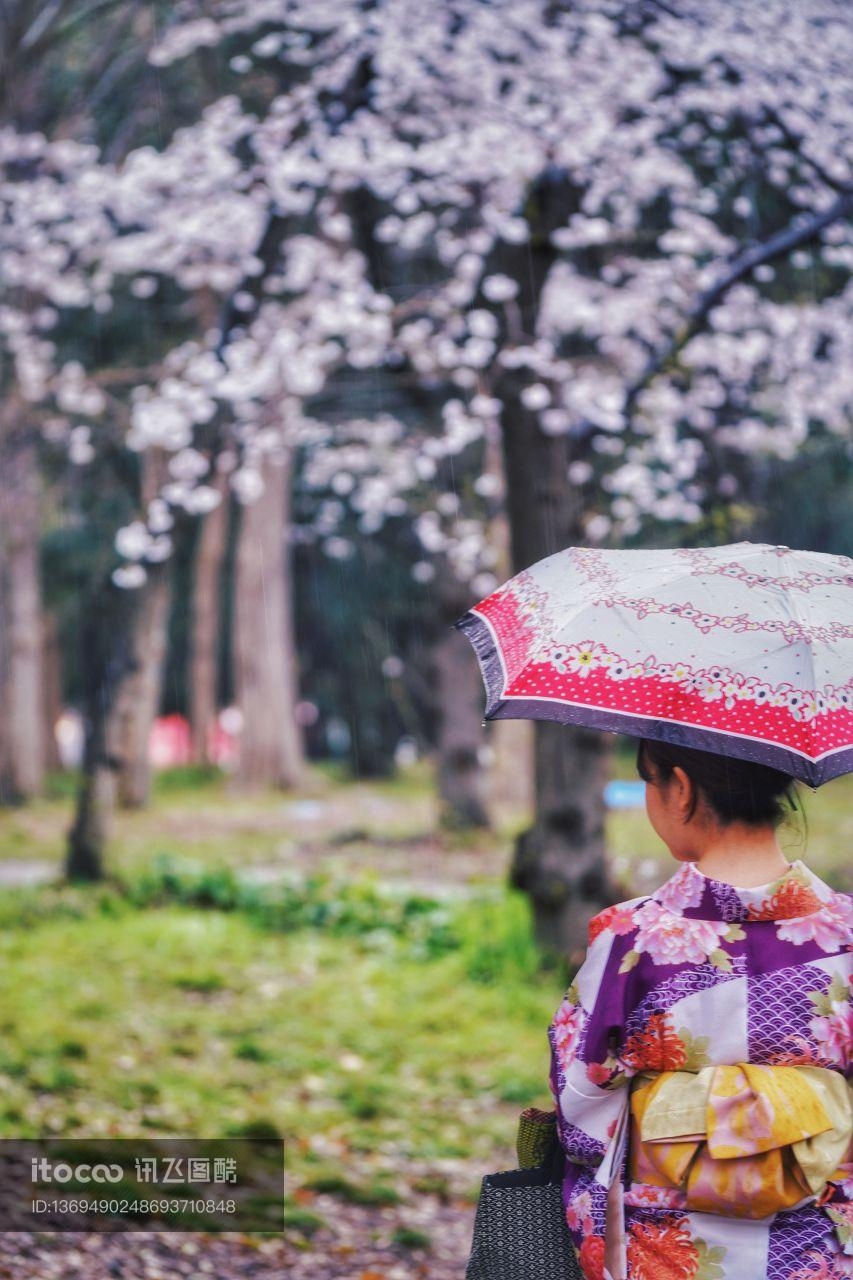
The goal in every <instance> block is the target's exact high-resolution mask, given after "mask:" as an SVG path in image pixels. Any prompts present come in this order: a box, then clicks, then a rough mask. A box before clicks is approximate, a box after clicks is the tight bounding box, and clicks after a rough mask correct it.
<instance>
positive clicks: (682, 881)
mask: <svg viewBox="0 0 853 1280" xmlns="http://www.w3.org/2000/svg"><path fill="white" fill-rule="evenodd" d="M703 890H704V880H703V877H702V875H701V873H700V872H698V871H697V870H696V868H695V867H693V866H691V864H690V863H689V862H685V864H684V866H683V867H682V868H681V870H680V871H676V873H675V875H674V876H672V877H671V878H670V879H669V880H667V882H666V884H664V885H661V887H660V889H658V891H657V893H656V894H655V899H656V900H657V901H658V902H660V903H662V904H663V905H664V906H665V907H666V908H667V909H668V910H669V911H684V910H685V909H686V908H687V907H698V906H699V903H700V902H701V901H702V892H703Z"/></svg>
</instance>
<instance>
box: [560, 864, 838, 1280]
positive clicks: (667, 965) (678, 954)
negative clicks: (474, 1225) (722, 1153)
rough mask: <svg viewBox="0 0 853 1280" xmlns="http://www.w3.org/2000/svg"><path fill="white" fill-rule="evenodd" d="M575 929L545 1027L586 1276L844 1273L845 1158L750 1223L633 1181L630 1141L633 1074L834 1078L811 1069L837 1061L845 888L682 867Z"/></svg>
mask: <svg viewBox="0 0 853 1280" xmlns="http://www.w3.org/2000/svg"><path fill="white" fill-rule="evenodd" d="M589 935H590V947H589V951H588V954H587V958H586V961H585V962H584V964H583V966H582V967H581V969H580V970H579V971H578V974H577V976H576V978H575V981H574V982H573V983H572V985H571V987H570V988H569V990H568V992H567V994H566V997H565V999H564V1000H563V1002H562V1004H561V1005H560V1007H559V1009H558V1010H557V1013H556V1015H555V1017H554V1020H553V1023H552V1024H551V1027H550V1031H549V1037H550V1041H551V1049H552V1065H551V1089H552V1091H553V1094H554V1098H555V1101H556V1104H557V1116H558V1131H559V1135H560V1141H561V1143H562V1146H563V1149H564V1151H565V1153H566V1173H565V1181H564V1186H563V1199H564V1203H565V1206H566V1220H567V1223H568V1226H569V1231H570V1233H571V1235H572V1238H573V1240H574V1242H575V1247H576V1248H577V1250H578V1255H579V1259H580V1265H581V1268H582V1270H583V1273H584V1276H585V1277H586V1278H587V1280H603V1278H604V1276H605V1253H606V1257H607V1265H608V1268H609V1269H610V1270H611V1272H612V1274H613V1276H614V1278H615V1277H618V1276H619V1275H620V1273H621V1275H622V1276H627V1277H628V1278H629V1280H836V1278H837V1277H842V1276H843V1277H853V1205H851V1193H853V1167H851V1165H850V1163H849V1161H850V1153H849V1151H847V1152H846V1153H845V1155H844V1156H842V1158H841V1160H840V1161H838V1163H837V1164H836V1165H835V1166H834V1173H833V1175H831V1177H830V1180H829V1181H826V1182H825V1183H824V1184H823V1186H822V1188H821V1189H820V1191H819V1193H816V1194H813V1195H811V1196H809V1195H805V1196H802V1197H801V1198H799V1199H798V1202H797V1203H796V1205H795V1206H794V1205H792V1207H790V1208H788V1209H785V1210H780V1211H774V1212H773V1213H771V1214H769V1215H768V1216H765V1217H763V1218H757V1217H749V1218H746V1217H736V1216H732V1215H731V1214H729V1213H724V1212H719V1213H717V1212H696V1211H695V1207H689V1206H688V1201H687V1199H686V1197H685V1194H684V1192H683V1190H681V1189H679V1187H678V1186H666V1185H659V1182H660V1180H658V1185H655V1184H654V1182H653V1180H652V1179H649V1180H648V1181H643V1180H637V1176H636V1174H637V1169H638V1166H637V1164H636V1161H635V1159H634V1158H633V1156H632V1155H631V1150H632V1143H633V1142H634V1139H633V1138H632V1139H631V1141H629V1134H630V1133H632V1132H633V1131H632V1129H631V1124H632V1120H631V1113H632V1106H631V1103H630V1098H631V1097H632V1096H633V1095H635V1094H636V1093H637V1092H638V1090H637V1088H636V1086H637V1085H638V1084H639V1083H640V1081H637V1080H634V1078H635V1077H637V1076H639V1075H640V1073H649V1072H652V1073H661V1072H678V1073H679V1079H687V1080H696V1079H697V1078H698V1077H696V1076H693V1077H691V1076H689V1075H687V1074H686V1073H690V1072H696V1073H701V1072H702V1071H703V1069H705V1068H709V1069H710V1068H714V1067H715V1066H720V1067H722V1066H724V1065H725V1066H726V1070H727V1071H733V1070H734V1068H733V1065H732V1064H745V1065H743V1066H742V1067H741V1070H746V1072H747V1073H749V1071H750V1070H751V1067H750V1065H749V1064H754V1065H755V1066H756V1067H766V1066H789V1067H790V1066H796V1067H801V1068H802V1067H807V1068H809V1071H810V1072H811V1075H812V1077H820V1078H822V1079H827V1080H829V1083H830V1084H832V1085H833V1086H835V1085H839V1087H841V1086H840V1084H839V1079H838V1078H836V1075H835V1074H833V1075H832V1076H828V1075H827V1072H826V1070H824V1071H823V1072H821V1071H818V1072H814V1068H816V1067H817V1068H824V1069H827V1068H828V1069H830V1070H831V1072H833V1073H838V1074H839V1075H840V1077H841V1078H842V1079H843V1077H844V1075H845V1074H847V1073H849V1072H850V1069H851V1035H853V1013H852V1012H851V989H850V988H851V981H853V977H851V956H850V950H851V948H850V943H851V937H853V902H851V899H850V897H848V895H846V894H841V893H836V892H834V891H833V890H832V889H830V888H829V886H828V885H826V884H824V883H823V881H821V880H819V879H818V878H817V876H815V875H813V874H812V873H811V872H810V871H809V870H808V869H807V868H806V867H805V866H804V865H803V864H802V863H801V862H795V863H794V864H793V865H792V866H791V868H790V870H789V871H788V872H786V874H785V875H784V876H783V877H782V879H781V880H779V881H777V882H776V883H775V884H772V885H765V886H762V887H760V888H754V889H736V888H734V887H732V886H731V885H729V884H725V883H723V882H722V881H718V880H712V879H709V878H708V877H707V876H705V875H703V874H702V873H701V872H700V871H698V870H697V869H696V868H695V867H694V866H693V864H692V863H684V864H683V865H682V866H681V867H680V869H679V870H678V871H677V872H676V874H675V875H674V876H673V877H672V878H671V879H670V880H669V881H667V883H666V884H664V885H663V886H662V887H661V888H660V889H658V890H657V891H656V892H655V893H653V894H652V895H651V896H650V897H646V898H637V899H635V900H633V901H631V902H626V903H623V904H622V905H620V906H615V907H609V908H608V909H607V910H606V911H603V912H602V913H601V914H600V915H598V916H596V917H595V919H593V920H592V922H591V924H590V930H589ZM809 1071H804V1072H803V1073H802V1074H803V1075H808V1074H809ZM681 1073H685V1074H684V1075H682V1074H681ZM705 1074H706V1076H707V1075H709V1074H710V1075H714V1074H715V1073H714V1072H713V1071H706V1072H705ZM716 1074H722V1073H716ZM782 1074H785V1073H779V1074H777V1075H776V1076H775V1077H774V1078H775V1079H779V1078H780V1076H781V1075H782ZM796 1074H797V1073H793V1075H795V1076H796ZM791 1075H792V1073H790V1072H789V1073H787V1075H786V1078H790V1077H791ZM765 1076H767V1073H765ZM650 1078H651V1079H652V1080H654V1079H655V1077H649V1076H647V1075H645V1074H644V1075H643V1080H647V1079H650ZM669 1078H670V1077H668V1079H669ZM632 1080H634V1086H635V1087H634V1088H633V1089H632V1087H631V1082H632ZM836 1092H837V1091H836ZM841 1092H842V1095H843V1096H844V1099H845V1103H846V1105H847V1108H848V1116H849V1101H848V1100H847V1095H846V1092H845V1090H844V1089H843V1088H841ZM759 1101H760V1102H761V1099H759ZM761 1105H762V1106H763V1105H764V1103H763V1102H761ZM789 1112H790V1114H789V1115H788V1116H787V1120H790V1119H791V1117H792V1116H793V1117H794V1119H795V1120H796V1118H797V1115H798V1108H790V1109H789ZM755 1114H756V1115H757V1114H758V1113H757V1112H756V1113H755ZM769 1114H770V1128H772V1125H773V1119H774V1117H773V1112H772V1107H771V1109H770V1112H769ZM779 1120H780V1123H782V1121H783V1120H785V1117H780V1118H779ZM762 1123H763V1121H762ZM847 1124H848V1125H849V1119H848V1121H847ZM818 1127H819V1126H818ZM750 1128H752V1129H753V1130H756V1131H758V1130H760V1128H761V1125H760V1124H758V1123H755V1124H752V1126H750V1125H749V1124H747V1125H746V1126H743V1129H744V1131H745V1132H746V1133H747V1138H749V1131H750ZM824 1128H826V1126H824ZM767 1131H768V1132H769V1129H768V1130H767ZM844 1131H846V1126H843V1131H839V1130H835V1131H834V1132H835V1133H838V1132H841V1143H842V1150H843V1148H844V1145H845V1138H844ZM765 1145H766V1144H765ZM756 1149H763V1148H762V1144H761V1142H760V1141H758V1140H756ZM639 1167H640V1168H642V1166H639ZM632 1175H633V1176H632ZM749 1199H750V1197H748V1196H747V1197H745V1200H746V1201H748V1200H749ZM762 1203H763V1201H762V1200H761V1199H760V1198H759V1199H757V1200H756V1201H755V1205H757V1206H759V1207H760V1205H761V1204H762ZM753 1207H755V1206H753ZM614 1259H615V1261H614Z"/></svg>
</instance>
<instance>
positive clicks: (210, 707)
mask: <svg viewBox="0 0 853 1280" xmlns="http://www.w3.org/2000/svg"><path fill="white" fill-rule="evenodd" d="M216 488H217V490H218V492H219V494H220V503H219V506H218V507H214V509H213V511H211V512H210V513H209V514H208V515H207V516H205V518H204V520H203V522H202V526H201V531H200V533H199V540H198V549H197V551H196V558H195V565H194V566H193V588H192V621H191V632H190V662H189V711H190V727H191V730H192V754H193V760H194V761H195V763H196V764H209V763H210V743H211V735H212V732H213V729H214V726H215V724H216V714H217V705H218V699H217V686H218V673H219V626H220V599H221V586H222V572H223V565H224V561H225V547H226V543H227V535H228V508H229V503H228V486H227V483H226V480H225V477H224V476H220V477H218V479H217V481H216Z"/></svg>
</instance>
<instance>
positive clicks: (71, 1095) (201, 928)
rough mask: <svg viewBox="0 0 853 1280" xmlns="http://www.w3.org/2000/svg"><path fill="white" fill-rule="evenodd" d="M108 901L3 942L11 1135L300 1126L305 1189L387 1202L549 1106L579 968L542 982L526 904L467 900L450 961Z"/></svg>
mask: <svg viewBox="0 0 853 1280" xmlns="http://www.w3.org/2000/svg"><path fill="white" fill-rule="evenodd" d="M76 892H77V893H78V896H79V897H80V898H81V899H85V897H86V894H85V891H76ZM11 896H14V895H11ZM104 901H105V899H104V898H103V896H101V898H100V900H99V899H98V896H97V894H92V893H90V894H89V901H88V902H84V901H80V902H79V903H78V906H79V913H78V914H77V915H69V914H68V913H67V912H64V911H60V912H58V913H56V914H52V915H51V914H46V915H43V916H42V917H41V918H38V919H35V920H34V921H31V922H30V923H29V924H28V925H27V927H26V928H9V927H7V928H5V929H4V930H3V932H2V937H0V949H2V953H3V954H2V964H0V1008H2V1009H3V1018H2V1022H0V1031H2V1038H0V1045H2V1048H0V1083H2V1091H0V1133H2V1134H4V1135H6V1136H21V1137H25V1136H34V1135H38V1134H40V1133H44V1132H55V1133H62V1134H64V1135H67V1136H84V1135H101V1134H107V1135H109V1134H113V1135H116V1136H123V1137H132V1136H141V1135H144V1134H155V1133H156V1134H175V1135H178V1134H187V1135H194V1136H205V1135H211V1136H218V1135H222V1136H229V1135H233V1136H240V1135H242V1136H246V1135H251V1134H253V1133H255V1134H257V1133H263V1134H278V1135H280V1136H281V1137H282V1138H283V1139H284V1142H285V1151H286V1161H287V1166H288V1171H289V1177H290V1179H291V1182H292V1185H294V1186H297V1187H298V1186H303V1187H306V1188H307V1189H308V1190H313V1191H314V1192H320V1191H322V1190H324V1189H325V1190H326V1191H328V1192H331V1193H333V1194H336V1195H338V1196H343V1197H344V1198H347V1199H350V1200H352V1201H354V1202H356V1203H362V1204H373V1205H380V1204H391V1203H394V1202H396V1200H397V1199H398V1198H399V1189H398V1186H397V1180H396V1177H395V1174H396V1171H397V1170H398V1169H399V1168H400V1167H401V1166H402V1167H403V1168H405V1169H408V1167H409V1165H410V1164H414V1165H417V1167H418V1168H419V1169H420V1171H421V1175H423V1171H424V1166H426V1167H427V1168H429V1166H430V1162H436V1163H437V1164H438V1165H440V1163H441V1161H443V1160H446V1159H448V1158H449V1159H451V1160H452V1159H471V1160H473V1161H474V1162H475V1163H476V1162H477V1161H479V1162H480V1164H481V1165H486V1164H489V1163H490V1162H492V1161H493V1159H494V1151H495V1149H497V1148H500V1149H502V1150H503V1151H505V1152H507V1153H508V1152H509V1147H510V1144H511V1142H512V1139H513V1136H514V1125H515V1119H516V1115H517V1112H518V1110H519V1107H520V1105H521V1104H524V1103H527V1102H528V1101H530V1100H532V1099H534V1098H535V1099H537V1100H539V1101H540V1102H545V1101H546V1100H547V1065H548V1062H547V1041H546V1038H545V1029H546V1026H547V1022H548V1020H549V1018H550V1016H551V1014H552V1012H553V1009H554V1007H555V1006H556V1004H557V1002H558V1001H559V998H560V995H561V993H562V985H561V984H562V978H558V976H557V975H555V974H553V973H551V974H539V973H537V972H536V971H535V967H534V965H533V964H532V962H531V956H530V954H529V952H528V951H527V949H526V948H525V947H524V946H523V945H521V941H520V937H519V934H520V931H521V928H522V925H523V924H524V925H526V921H525V920H524V919H523V913H522V910H521V904H520V903H519V902H518V901H517V900H515V899H514V898H513V899H509V900H507V901H505V902H500V901H498V900H493V899H490V900H486V901H484V902H482V903H468V904H465V905H464V906H463V907H460V908H459V909H458V914H459V920H458V928H457V934H458V937H457V944H456V945H455V946H454V948H453V949H452V950H443V949H442V948H439V949H438V952H437V954H434V955H430V953H429V948H428V947H427V948H426V950H424V949H423V948H421V949H420V950H419V948H418V946H415V945H413V944H412V943H411V942H410V940H408V939H405V938H403V937H400V938H394V939H393V945H389V943H388V940H387V939H386V942H385V944H384V945H383V947H382V948H381V949H380V950H377V949H376V946H375V938H374V936H373V932H372V931H368V932H367V933H365V934H360V933H358V932H353V933H351V934H346V933H343V934H342V933H340V932H335V930H334V929H331V930H323V929H318V928H308V927H304V926H299V927H296V928H294V929H293V930H291V931H288V932H280V931H278V930H277V929H276V928H275V927H271V926H270V922H269V921H266V922H264V921H261V920H259V919H258V918H256V917H253V915H252V914H251V913H248V912H246V911H245V910H243V909H234V910H218V909H212V910H211V909H208V910H201V909H199V908H195V907H191V906H180V905H168V906H162V907H152V908H148V909H138V908H135V907H133V906H131V905H128V904H127V903H126V902H125V903H124V904H123V905H122V907H121V908H120V909H118V910H116V908H115V904H113V905H112V906H111V907H110V909H109V910H106V911H105V910H104V909H103V902H104ZM99 903H100V905H99ZM9 914H11V913H9ZM7 921H8V915H7ZM486 938H488V945H487V946H486V945H485V942H484V941H483V940H484V939H486ZM330 1144H331V1145H330ZM330 1151H332V1152H334V1155H330ZM336 1180H337V1181H336Z"/></svg>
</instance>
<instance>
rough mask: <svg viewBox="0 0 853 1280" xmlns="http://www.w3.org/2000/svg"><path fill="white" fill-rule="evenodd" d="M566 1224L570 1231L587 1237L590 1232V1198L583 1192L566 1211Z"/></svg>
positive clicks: (591, 1223) (586, 1192)
mask: <svg viewBox="0 0 853 1280" xmlns="http://www.w3.org/2000/svg"><path fill="white" fill-rule="evenodd" d="M566 1223H567V1225H568V1226H569V1229H570V1230H572V1231H582V1232H583V1233H584V1235H587V1234H588V1233H589V1232H590V1231H592V1226H593V1222H592V1196H591V1195H590V1194H589V1192H588V1191H583V1192H581V1194H580V1195H579V1196H578V1197H577V1198H576V1199H575V1200H574V1201H573V1202H572V1203H571V1204H570V1205H569V1207H568V1208H567V1209H566Z"/></svg>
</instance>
